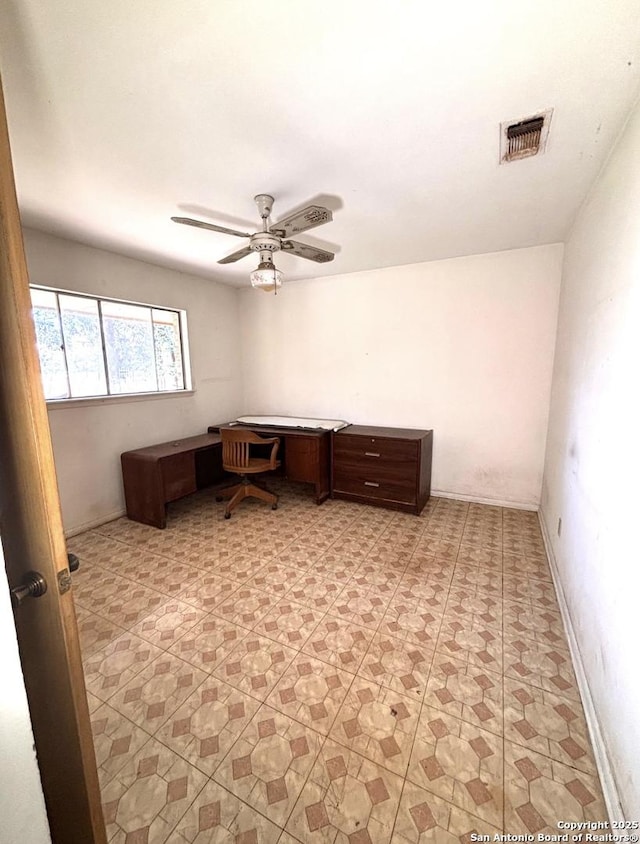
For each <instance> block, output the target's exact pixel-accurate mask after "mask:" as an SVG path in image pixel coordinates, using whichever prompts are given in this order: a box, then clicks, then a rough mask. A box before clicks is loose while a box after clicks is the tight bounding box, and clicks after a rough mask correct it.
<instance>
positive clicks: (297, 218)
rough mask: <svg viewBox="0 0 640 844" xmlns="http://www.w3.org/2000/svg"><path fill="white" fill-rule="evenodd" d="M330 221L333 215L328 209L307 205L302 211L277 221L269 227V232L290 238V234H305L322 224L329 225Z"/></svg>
mask: <svg viewBox="0 0 640 844" xmlns="http://www.w3.org/2000/svg"><path fill="white" fill-rule="evenodd" d="M331 220H333V214H332V213H331V211H329V209H328V208H323V207H322V206H321V205H308V206H307V207H306V208H303V209H302V211H296V212H295V214H290V215H289V216H288V217H285V218H284V219H283V220H278V222H277V223H274V224H273V225H272V226H270V227H269V231H270V232H272V233H273V234H277V235H278V237H291V235H292V234H300V233H301V232H306V231H307V229H313V228H315V227H316V226H322V225H324V223H330V222H331Z"/></svg>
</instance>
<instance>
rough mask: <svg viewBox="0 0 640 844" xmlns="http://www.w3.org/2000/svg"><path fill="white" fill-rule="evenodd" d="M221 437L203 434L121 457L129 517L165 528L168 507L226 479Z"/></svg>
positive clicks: (128, 452)
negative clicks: (171, 502) (169, 504)
mask: <svg viewBox="0 0 640 844" xmlns="http://www.w3.org/2000/svg"><path fill="white" fill-rule="evenodd" d="M221 457H222V454H221V448H220V437H219V436H215V435H213V434H200V435H199V436H195V437H187V438H186V439H183V440H175V441H174V442H168V443H160V444H158V445H152V446H148V447H147V448H139V449H137V450H136V451H126V452H124V454H122V455H121V457H120V459H121V462H122V482H123V485H124V497H125V501H126V505H127V516H128V517H129V518H130V519H133V520H134V521H136V522H142V523H143V524H145V525H153V526H154V527H159V528H163V527H165V525H166V523H167V508H166V505H167V504H168V503H169V502H170V501H176V500H177V499H178V498H182V497H183V496H185V495H190V494H191V493H192V492H195V491H196V490H197V489H202V488H203V487H206V486H209V485H210V484H213V483H217V482H219V481H220V480H221V479H222V478H223V476H224V472H223V471H222V460H221Z"/></svg>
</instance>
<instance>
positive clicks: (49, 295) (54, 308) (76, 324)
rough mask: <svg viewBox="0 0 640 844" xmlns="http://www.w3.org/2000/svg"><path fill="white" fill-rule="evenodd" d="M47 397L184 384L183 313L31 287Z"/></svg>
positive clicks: (156, 389)
mask: <svg viewBox="0 0 640 844" xmlns="http://www.w3.org/2000/svg"><path fill="white" fill-rule="evenodd" d="M31 302H32V305H33V319H34V322H35V328H36V339H37V342H38V352H39V354H40V369H41V370H42V381H43V385H44V395H45V398H46V399H47V400H48V401H50V400H55V399H70V398H73V399H75V398H86V397H88V396H117V395H123V394H131V393H163V392H173V391H175V390H185V389H188V388H189V385H188V378H187V374H186V368H185V357H186V352H187V349H186V339H185V338H186V314H185V312H184V311H175V310H170V309H169V308H156V307H152V306H150V305H138V304H135V303H133V302H119V301H117V300H114V299H103V298H101V297H97V296H85V295H83V294H79V293H67V292H63V291H61V290H51V289H50V288H43V287H34V286H32V287H31Z"/></svg>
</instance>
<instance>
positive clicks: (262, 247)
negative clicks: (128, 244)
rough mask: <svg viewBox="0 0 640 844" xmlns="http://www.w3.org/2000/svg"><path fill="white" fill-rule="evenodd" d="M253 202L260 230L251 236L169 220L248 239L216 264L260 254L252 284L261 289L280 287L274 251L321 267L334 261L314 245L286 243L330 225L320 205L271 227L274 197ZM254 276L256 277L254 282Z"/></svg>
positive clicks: (209, 225) (328, 214) (184, 220)
mask: <svg viewBox="0 0 640 844" xmlns="http://www.w3.org/2000/svg"><path fill="white" fill-rule="evenodd" d="M254 199H255V202H256V205H257V206H258V213H259V214H260V217H261V218H262V231H258V232H255V233H254V234H249V232H240V231H236V229H228V228H225V226H217V225H215V224H214V223H205V222H203V221H202V220H194V219H192V218H191V217H172V218H171V219H172V220H173V222H174V223H182V224H183V225H185V226H196V227H197V228H200V229H209V230H210V231H214V232H221V233H222V234H232V235H234V236H235V237H248V238H249V243H248V244H247V245H246V246H243V247H242V248H241V249H237V250H236V251H235V252H232V253H231V254H230V255H227V256H225V257H224V258H221V259H220V260H219V261H218V263H219V264H232V263H234V262H235V261H239V260H240V258H245V257H246V256H247V255H250V254H251V253H252V252H259V253H260V264H259V266H258V270H256V271H255V272H254V273H251V283H252V284H253V286H254V287H261V288H262V289H264V290H273V289H275V288H276V287H279V286H280V284H281V281H282V273H281V272H280V271H279V270H277V269H276V268H275V266H274V264H273V257H272V256H273V253H274V252H278V251H279V250H282V251H283V252H288V253H290V254H291V255H297V256H298V257H299V258H307V260H309V261H316V262H317V263H319V264H324V263H325V262H326V261H333V259H334V257H335V255H334V253H333V252H327V251H326V250H325V249H318V248H317V247H316V246H309V245H308V244H306V243H300V242H299V241H297V240H289V238H290V237H291V235H294V234H301V233H302V232H305V231H307V230H308V229H313V228H315V227H316V226H322V225H323V224H324V223H330V222H331V220H332V219H333V215H332V213H331V211H329V209H328V208H323V207H322V206H321V205H308V206H307V207H306V208H303V209H302V210H301V211H296V212H294V213H293V214H289V216H288V217H284V219H282V220H279V221H278V222H277V223H273V224H271V225H270V224H269V217H270V216H271V209H272V208H273V203H274V199H273V197H272V196H269V194H267V193H259V194H258V195H257V196H255V197H254ZM260 271H264V272H265V273H266V272H268V273H269V275H268V276H266V275H265V279H266V280H265V281H264V283H259V278H258V277H257V275H256V274H257V273H259V272H260ZM276 274H277V275H276ZM254 275H256V279H255V280H254Z"/></svg>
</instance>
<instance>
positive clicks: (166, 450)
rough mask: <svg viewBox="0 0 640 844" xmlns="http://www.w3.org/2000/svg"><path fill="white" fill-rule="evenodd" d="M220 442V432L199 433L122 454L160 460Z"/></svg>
mask: <svg viewBox="0 0 640 844" xmlns="http://www.w3.org/2000/svg"><path fill="white" fill-rule="evenodd" d="M220 442H221V440H220V434H197V435H196V436H195V437H183V438H182V439H180V440H171V441H170V442H167V443H158V444H157V445H148V446H146V448H136V449H134V450H133V451H125V452H124V454H123V455H122V456H123V457H125V456H127V455H135V456H136V457H142V458H145V459H146V460H160V459H161V458H163V457H169V456H171V455H172V454H184V453H185V452H189V451H198V449H201V448H208V447H209V446H212V445H219V444H220Z"/></svg>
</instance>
